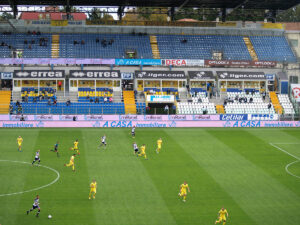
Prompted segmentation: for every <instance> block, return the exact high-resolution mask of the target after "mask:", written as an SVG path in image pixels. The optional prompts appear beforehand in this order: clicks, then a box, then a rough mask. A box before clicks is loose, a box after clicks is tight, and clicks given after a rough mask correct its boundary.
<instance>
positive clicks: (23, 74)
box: [16, 71, 29, 77]
mask: <svg viewBox="0 0 300 225" xmlns="http://www.w3.org/2000/svg"><path fill="white" fill-rule="evenodd" d="M16 76H17V77H28V76H29V73H28V72H26V71H24V72H17V73H16Z"/></svg>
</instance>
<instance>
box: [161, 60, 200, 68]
mask: <svg viewBox="0 0 300 225" xmlns="http://www.w3.org/2000/svg"><path fill="white" fill-rule="evenodd" d="M161 64H162V65H163V66H201V67H202V66H204V60H203V59H162V60H161Z"/></svg>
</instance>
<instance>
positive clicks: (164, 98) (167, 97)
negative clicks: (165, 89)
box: [147, 95, 174, 103]
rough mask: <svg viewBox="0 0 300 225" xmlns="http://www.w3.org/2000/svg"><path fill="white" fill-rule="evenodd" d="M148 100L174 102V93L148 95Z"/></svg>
mask: <svg viewBox="0 0 300 225" xmlns="http://www.w3.org/2000/svg"><path fill="white" fill-rule="evenodd" d="M147 101H148V102H157V103H158V102H165V103H166V102H174V95H147Z"/></svg>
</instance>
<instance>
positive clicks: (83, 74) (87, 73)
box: [70, 70, 120, 78]
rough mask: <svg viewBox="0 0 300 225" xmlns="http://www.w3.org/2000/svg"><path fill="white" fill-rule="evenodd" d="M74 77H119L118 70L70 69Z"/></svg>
mask: <svg viewBox="0 0 300 225" xmlns="http://www.w3.org/2000/svg"><path fill="white" fill-rule="evenodd" d="M70 76H71V77H75V78H120V71H100V70H99V71H70Z"/></svg>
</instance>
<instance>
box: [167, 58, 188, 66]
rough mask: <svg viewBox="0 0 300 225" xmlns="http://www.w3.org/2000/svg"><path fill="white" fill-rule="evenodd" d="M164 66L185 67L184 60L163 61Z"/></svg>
mask: <svg viewBox="0 0 300 225" xmlns="http://www.w3.org/2000/svg"><path fill="white" fill-rule="evenodd" d="M163 64H164V65H166V66H186V60H185V59H165V60H164V63H163Z"/></svg>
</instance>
